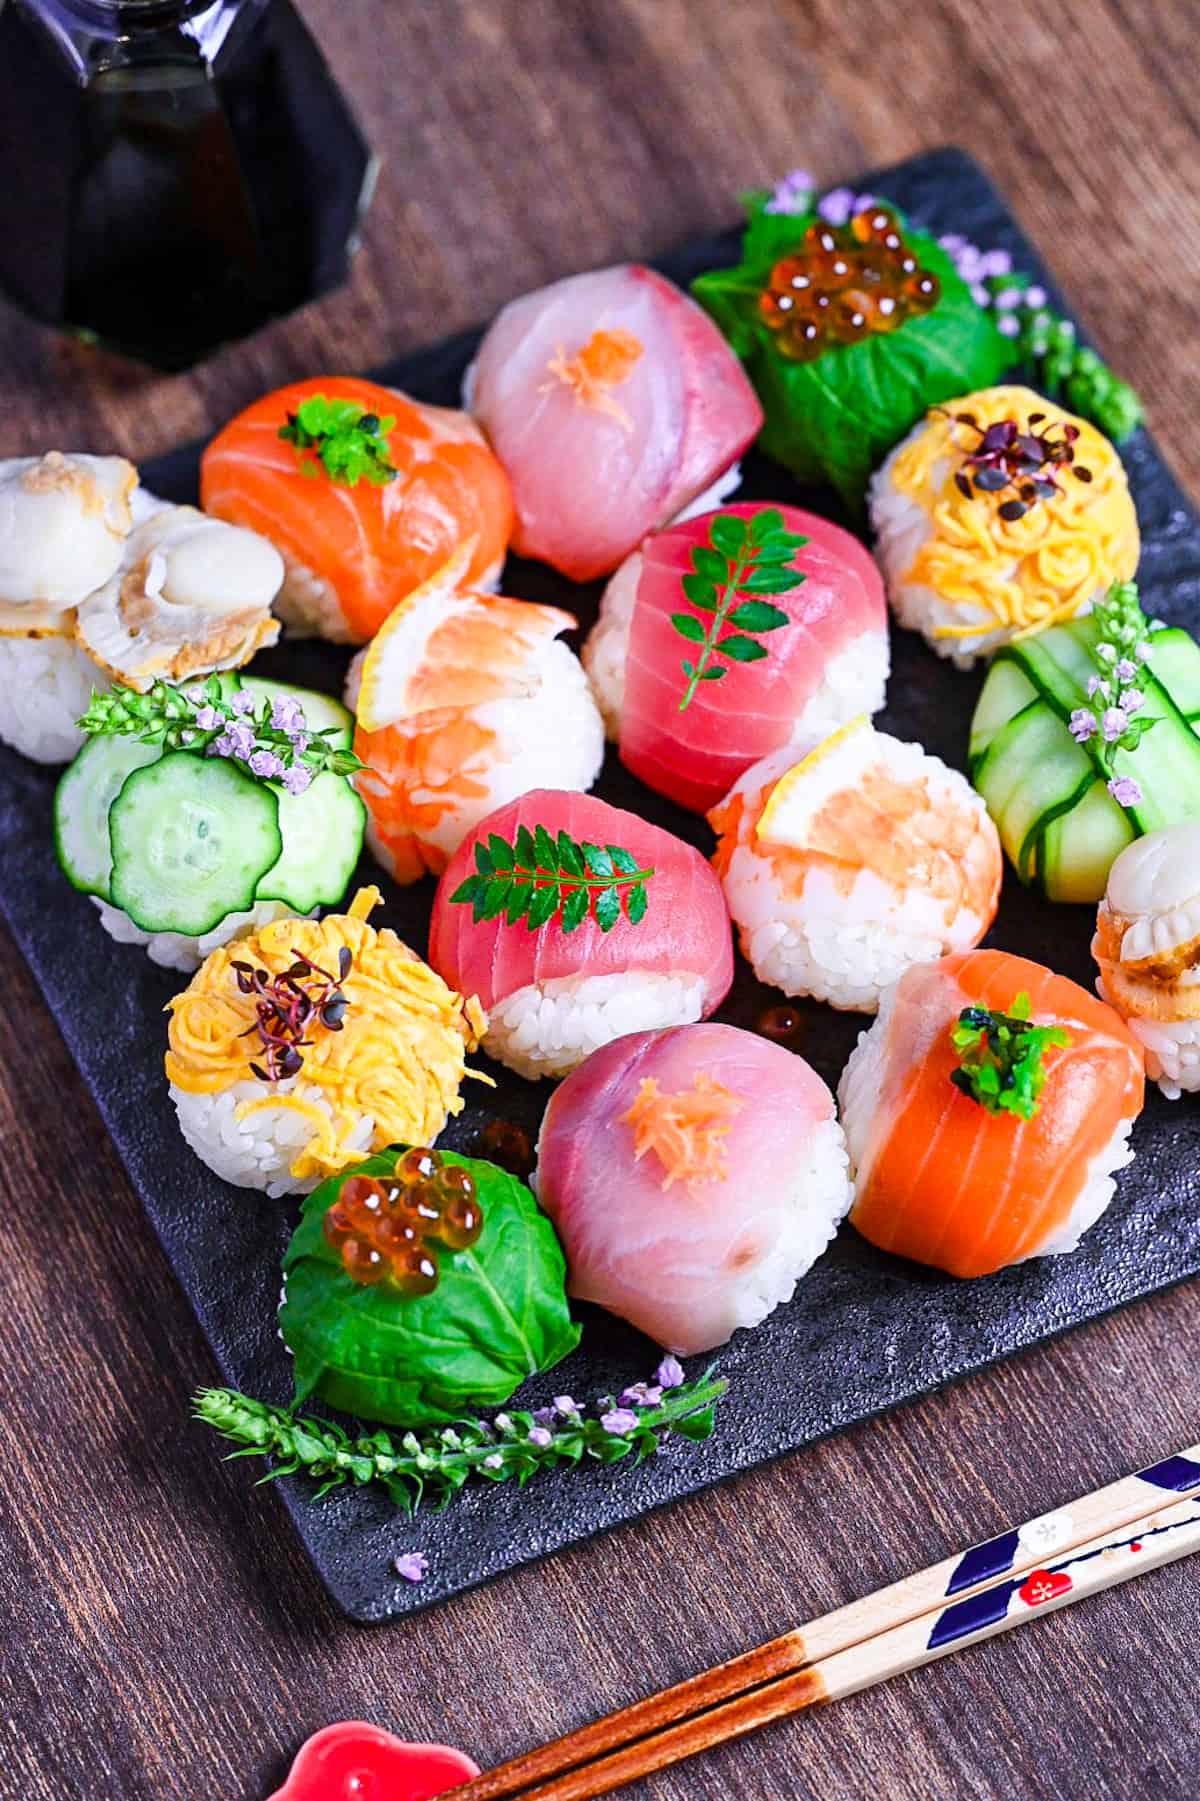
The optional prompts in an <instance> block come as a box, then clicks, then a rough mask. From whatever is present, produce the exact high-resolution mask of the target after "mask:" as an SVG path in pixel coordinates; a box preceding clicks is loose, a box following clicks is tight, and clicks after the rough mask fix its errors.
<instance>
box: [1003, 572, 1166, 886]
mask: <svg viewBox="0 0 1200 1801" xmlns="http://www.w3.org/2000/svg"><path fill="white" fill-rule="evenodd" d="M1198 731H1200V645H1197V644H1196V642H1195V641H1194V639H1192V638H1191V637H1190V636H1189V634H1188V633H1187V632H1185V631H1183V630H1181V629H1180V628H1178V627H1174V628H1172V627H1166V626H1161V625H1157V624H1153V625H1152V624H1150V623H1149V622H1148V621H1147V620H1146V617H1145V614H1144V613H1143V612H1142V609H1141V606H1140V604H1139V601H1138V593H1137V588H1136V587H1135V586H1134V584H1133V583H1132V582H1125V583H1118V584H1116V585H1115V586H1114V587H1113V588H1112V589H1111V591H1110V593H1109V596H1108V600H1107V601H1106V602H1105V603H1104V604H1102V605H1100V606H1097V607H1096V609H1095V611H1094V612H1093V613H1092V614H1090V615H1089V616H1088V617H1087V618H1084V619H1076V620H1072V621H1070V622H1069V623H1068V624H1066V625H1061V626H1054V627H1052V628H1051V629H1050V630H1048V631H1044V632H1039V633H1037V634H1036V635H1035V636H1033V637H1029V638H1024V639H1022V640H1021V641H1020V642H1019V643H1013V644H1008V645H1006V646H1005V647H1004V649H1002V650H1001V651H999V652H998V653H997V655H996V657H995V659H994V661H993V663H992V666H991V669H990V670H989V672H988V677H987V680H986V681H985V683H984V685H983V691H982V693H981V694H980V696H979V703H978V705H977V706H976V709H975V716H974V719H973V720H972V722H971V743H970V762H969V768H970V775H971V780H972V781H973V782H974V784H975V786H976V788H977V789H978V790H979V792H980V794H981V795H982V796H983V798H984V801H985V802H986V803H987V807H988V811H989V812H990V813H991V815H992V818H993V819H994V820H995V822H996V824H997V826H998V828H999V831H1000V839H1001V842H1002V844H1003V845H1004V849H1005V851H1006V852H1007V853H1008V856H1009V859H1010V861H1011V862H1012V864H1013V867H1014V868H1015V870H1016V872H1017V874H1018V876H1019V877H1020V878H1021V880H1022V881H1023V882H1025V883H1027V884H1029V885H1030V886H1032V887H1036V888H1039V889H1040V890H1041V891H1042V893H1043V894H1045V895H1046V896H1047V897H1048V898H1049V899H1050V900H1059V901H1085V902H1086V901H1091V902H1095V901H1098V900H1100V898H1101V897H1102V896H1103V894H1104V889H1105V883H1106V881H1107V879H1108V872H1109V870H1110V869H1111V867H1112V865H1113V862H1114V861H1115V859H1116V858H1117V857H1118V856H1119V854H1120V853H1121V851H1122V850H1123V849H1124V848H1125V846H1126V845H1127V844H1129V843H1131V842H1132V841H1133V840H1134V839H1135V838H1138V837H1140V836H1141V835H1142V834H1143V833H1146V832H1153V831H1157V830H1159V829H1161V828H1162V827H1165V826H1169V825H1174V824H1176V823H1178V822H1179V821H1180V820H1184V819H1189V818H1195V817H1197V815H1200V737H1198V736H1197V732H1198Z"/></svg>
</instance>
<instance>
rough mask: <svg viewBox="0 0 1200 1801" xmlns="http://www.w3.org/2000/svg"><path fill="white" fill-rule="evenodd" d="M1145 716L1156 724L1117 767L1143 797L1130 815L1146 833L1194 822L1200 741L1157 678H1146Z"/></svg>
mask: <svg viewBox="0 0 1200 1801" xmlns="http://www.w3.org/2000/svg"><path fill="white" fill-rule="evenodd" d="M1142 687H1143V690H1144V692H1145V695H1146V700H1145V704H1144V705H1143V707H1142V709H1141V717H1142V718H1144V719H1154V720H1156V721H1157V724H1156V725H1155V726H1154V728H1153V730H1152V731H1149V732H1147V733H1146V734H1145V736H1144V737H1143V739H1142V741H1141V743H1140V744H1139V745H1138V747H1137V749H1136V750H1134V751H1125V750H1118V751H1116V752H1114V755H1113V768H1114V769H1115V770H1116V772H1117V774H1118V775H1131V776H1132V777H1133V779H1134V780H1135V781H1136V782H1137V784H1138V787H1139V788H1140V789H1141V791H1142V798H1141V800H1140V801H1139V802H1138V803H1137V805H1136V807H1131V808H1130V809H1129V810H1130V813H1131V815H1132V817H1133V819H1134V821H1135V822H1136V824H1137V827H1138V829H1139V830H1140V831H1142V832H1156V831H1158V830H1159V828H1160V827H1162V826H1167V825H1178V824H1179V822H1180V821H1181V820H1184V819H1194V818H1195V816H1196V812H1197V809H1198V808H1200V738H1197V736H1196V733H1195V731H1194V730H1193V729H1192V726H1191V725H1190V723H1189V722H1188V720H1187V719H1185V718H1184V716H1183V714H1182V713H1181V712H1180V711H1179V709H1178V707H1176V706H1175V704H1174V702H1173V701H1172V699H1171V696H1170V695H1169V694H1168V693H1167V691H1166V689H1165V688H1164V687H1162V685H1161V684H1160V683H1159V682H1157V681H1156V680H1155V679H1154V677H1153V676H1152V675H1144V676H1143V680H1142Z"/></svg>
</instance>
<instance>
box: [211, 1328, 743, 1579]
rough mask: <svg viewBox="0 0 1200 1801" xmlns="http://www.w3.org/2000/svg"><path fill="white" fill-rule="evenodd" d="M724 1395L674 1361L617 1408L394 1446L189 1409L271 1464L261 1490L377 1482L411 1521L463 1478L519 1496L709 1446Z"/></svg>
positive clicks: (217, 1406)
mask: <svg viewBox="0 0 1200 1801" xmlns="http://www.w3.org/2000/svg"><path fill="white" fill-rule="evenodd" d="M728 1386H729V1385H728V1383H727V1382H726V1381H725V1380H724V1379H723V1378H721V1377H717V1376H714V1374H713V1372H712V1370H711V1369H710V1370H708V1371H706V1373H705V1374H704V1375H703V1376H701V1377H700V1379H699V1380H698V1381H696V1382H688V1381H686V1380H685V1379H684V1374H683V1370H682V1368H681V1367H680V1364H679V1363H678V1361H677V1360H676V1359H675V1358H674V1357H666V1358H664V1359H663V1361H662V1363H661V1364H660V1365H659V1367H658V1369H657V1370H656V1371H655V1374H654V1380H653V1382H651V1383H644V1384H643V1383H639V1384H637V1385H635V1386H634V1387H633V1388H628V1389H626V1390H625V1392H624V1393H623V1394H622V1396H621V1397H620V1401H619V1403H618V1402H617V1401H616V1400H614V1399H613V1397H612V1396H611V1395H605V1396H604V1397H603V1398H602V1399H601V1400H600V1401H598V1402H596V1403H595V1404H594V1405H593V1406H590V1407H586V1408H585V1407H581V1406H580V1405H579V1404H578V1403H577V1402H575V1401H574V1400H572V1398H571V1396H570V1395H559V1396H557V1397H556V1399H555V1400H554V1401H553V1403H552V1404H551V1405H550V1406H548V1407H542V1408H538V1409H537V1411H536V1412H532V1413H526V1412H511V1413H498V1414H496V1415H495V1417H494V1418H493V1419H492V1420H491V1421H490V1422H489V1421H487V1420H457V1421H455V1423H454V1424H453V1425H452V1426H444V1427H442V1428H441V1429H440V1430H438V1429H435V1430H433V1431H429V1432H424V1433H421V1434H418V1433H416V1432H406V1433H404V1434H403V1435H402V1437H400V1438H399V1439H398V1440H397V1439H394V1438H393V1437H392V1436H391V1435H390V1434H389V1433H387V1432H376V1433H373V1434H372V1435H371V1436H370V1437H364V1438H352V1437H350V1435H349V1434H348V1433H347V1432H345V1431H343V1429H342V1428H341V1427H340V1426H335V1425H332V1424H331V1423H330V1422H329V1421H327V1420H318V1419H313V1418H311V1417H301V1416H300V1415H297V1414H294V1413H291V1412H289V1411H288V1410H287V1409H286V1408H282V1407H271V1406H268V1405H267V1403H266V1402H264V1401H256V1400H253V1399H252V1398H251V1397H250V1396H249V1395H243V1394H239V1393H237V1391H236V1390H234V1389H229V1388H202V1389H201V1390H200V1391H199V1393H198V1394H197V1395H196V1396H195V1399H194V1402H193V1405H194V1409H195V1417H196V1418H197V1419H198V1420H201V1421H203V1422H204V1424H205V1425H207V1426H212V1427H213V1429H214V1430H215V1431H217V1432H220V1433H221V1434H222V1436H223V1437H225V1438H227V1439H230V1440H231V1441H232V1442H233V1443H234V1444H236V1445H238V1446H239V1447H240V1449H238V1450H236V1451H234V1452H233V1453H232V1455H233V1456H234V1457H252V1456H261V1457H270V1458H272V1459H273V1460H274V1462H273V1467H272V1468H271V1469H270V1470H269V1471H268V1472H267V1475H266V1477H265V1478H264V1480H266V1481H272V1480H274V1479H275V1478H277V1477H279V1476H290V1475H295V1474H297V1473H302V1474H304V1475H307V1476H311V1477H313V1478H315V1479H316V1481H317V1482H318V1483H319V1485H320V1486H319V1487H318V1489H317V1496H316V1498H318V1499H319V1497H320V1496H321V1495H324V1494H327V1493H328V1492H329V1491H330V1489H334V1488H339V1487H341V1486H343V1485H344V1484H346V1483H350V1484H351V1485H353V1486H356V1487H362V1486H364V1485H366V1484H367V1483H374V1482H378V1483H380V1484H381V1485H382V1487H383V1488H384V1489H386V1491H387V1493H388V1494H389V1495H390V1496H391V1498H392V1500H393V1501H394V1502H395V1503H396V1505H397V1506H398V1507H400V1508H401V1509H402V1510H403V1511H404V1512H405V1513H406V1514H412V1513H414V1512H415V1511H416V1509H417V1508H418V1507H419V1506H421V1504H422V1502H426V1503H428V1504H429V1505H430V1506H432V1507H435V1508H442V1507H446V1506H447V1505H448V1504H449V1503H450V1501H451V1500H453V1498H454V1496H455V1495H456V1494H457V1493H458V1491H459V1489H460V1488H462V1487H464V1486H465V1484H466V1483H467V1482H469V1481H470V1480H471V1479H472V1478H477V1479H480V1480H482V1481H485V1482H511V1481H515V1482H516V1483H517V1486H518V1487H520V1488H523V1487H524V1486H525V1484H526V1483H527V1482H528V1481H529V1479H530V1477H531V1476H535V1475H537V1474H538V1472H539V1471H540V1470H544V1469H551V1468H553V1467H555V1466H556V1465H565V1466H566V1467H567V1468H578V1467H579V1466H580V1465H581V1464H583V1463H584V1462H585V1461H586V1460H587V1459H589V1458H590V1459H593V1460H594V1461H595V1462H597V1463H620V1462H622V1461H624V1460H628V1461H629V1463H630V1465H631V1467H632V1466H633V1465H636V1464H639V1463H644V1462H645V1461H646V1459H647V1458H648V1457H653V1456H654V1455H655V1453H656V1452H658V1451H659V1450H661V1449H662V1446H663V1445H664V1444H665V1443H666V1441H667V1440H668V1439H672V1438H679V1439H685V1440H690V1441H692V1442H699V1441H700V1440H702V1439H706V1438H710V1437H711V1436H712V1433H713V1431H714V1429H715V1426H716V1406H717V1402H718V1401H719V1400H720V1399H721V1396H722V1395H723V1394H724V1393H725V1391H726V1389H727V1388H728ZM399 1573H400V1574H404V1572H403V1571H401V1572H399ZM407 1579H408V1580H416V1579H418V1578H412V1577H410V1578H407Z"/></svg>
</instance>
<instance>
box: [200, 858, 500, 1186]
mask: <svg viewBox="0 0 1200 1801" xmlns="http://www.w3.org/2000/svg"><path fill="white" fill-rule="evenodd" d="M379 900H380V895H379V890H378V889H377V888H364V889H362V890H361V891H360V892H359V893H358V894H357V895H356V896H355V898H354V901H353V903H352V904H351V906H350V909H349V911H348V912H347V913H345V914H329V915H328V916H327V917H326V918H325V919H322V920H319V921H317V920H305V919H280V920H276V921H275V922H274V923H272V924H270V925H267V926H264V927H263V928H262V929H261V930H260V931H257V932H255V933H254V934H252V935H251V936H250V937H248V938H245V939H243V940H241V941H240V942H239V943H237V944H233V945H222V946H221V947H219V948H218V949H217V950H215V951H213V952H212V953H211V954H210V955H209V956H208V957H207V958H206V959H205V961H204V963H203V965H202V967H201V968H200V969H199V970H198V971H197V973H196V975H195V976H194V977H193V979H192V981H191V982H190V983H189V985H188V987H187V988H186V989H184V991H183V993H182V994H179V995H176V997H175V999H174V1000H173V1001H172V1002H171V1003H170V1007H169V1009H168V1011H169V1012H170V1015H171V1021H170V1028H169V1048H168V1051H167V1056H166V1075H167V1081H168V1083H169V1084H170V1093H171V1099H172V1101H173V1102H174V1105H175V1111H176V1114H177V1115H178V1118H179V1126H180V1130H181V1131H182V1133H183V1135H184V1137H185V1138H186V1139H187V1142H188V1143H189V1144H190V1145H191V1147H192V1149H193V1150H194V1151H195V1153H196V1155H197V1156H198V1157H199V1158H201V1159H202V1161H203V1162H205V1163H206V1164H207V1165H208V1167H209V1168H210V1169H211V1170H213V1171H214V1172H215V1173H216V1174H217V1175H218V1176H220V1177H222V1178H223V1180H225V1181H226V1182H232V1183H233V1184H234V1185H235V1186H237V1187H241V1188H258V1189H262V1190H264V1191H265V1192H266V1193H267V1194H270V1195H280V1194H307V1193H309V1192H310V1190H312V1189H313V1188H315V1187H316V1186H317V1185H318V1183H320V1182H322V1181H324V1179H325V1178H326V1177H327V1176H333V1175H338V1174H339V1173H340V1172H341V1171H343V1170H345V1169H348V1168H350V1167H351V1166H352V1165H353V1164H355V1163H357V1162H359V1161H361V1159H362V1158H363V1157H365V1156H367V1155H369V1154H370V1153H371V1152H373V1151H380V1150H384V1149H386V1147H387V1146H388V1145H392V1144H418V1145H425V1144H430V1145H431V1144H432V1143H433V1142H434V1140H435V1139H436V1138H437V1136H438V1135H439V1133H440V1132H441V1131H442V1129H443V1127H444V1126H445V1124H446V1120H447V1118H448V1117H449V1116H450V1115H451V1114H454V1113H458V1112H461V1110H462V1106H463V1102H462V1099H461V1096H460V1094H459V1089H460V1087H461V1085H462V1082H463V1079H464V1077H465V1076H466V1075H468V1074H470V1073H472V1072H470V1071H468V1070H467V1068H466V1056H467V1054H468V1053H469V1052H470V1051H472V1050H474V1048H475V1045H476V1043H477V1041H478V1039H479V1036H480V1034H481V1033H482V1030H483V1024H484V1020H483V1015H482V1014H481V1013H480V1011H479V1009H478V1007H477V1006H476V1005H475V1004H474V1003H473V1002H470V1003H464V1002H463V1001H462V1000H461V999H460V998H459V996H458V995H457V994H454V993H452V992H451V991H450V989H448V988H447V987H446V985H445V983H444V982H442V981H441V980H440V979H439V978H438V977H437V976H436V975H435V974H434V972H433V971H432V970H431V969H430V968H429V967H428V966H427V965H426V964H424V963H422V961H421V959H420V958H419V957H417V956H416V955H415V954H414V953H413V952H412V951H410V950H409V949H408V947H407V945H405V944H403V943H402V942H401V941H400V939H399V938H397V936H396V934H395V933H394V932H392V931H389V930H388V929H387V928H383V929H382V930H376V929H375V927H373V926H372V925H370V924H369V915H370V914H371V912H372V911H373V910H374V908H375V907H376V906H377V905H378V904H379ZM264 1016H265V1017H264Z"/></svg>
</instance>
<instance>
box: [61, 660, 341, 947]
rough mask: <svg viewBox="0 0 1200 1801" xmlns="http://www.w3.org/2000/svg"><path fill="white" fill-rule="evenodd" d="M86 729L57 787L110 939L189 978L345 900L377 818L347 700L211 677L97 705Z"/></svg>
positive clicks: (78, 877) (70, 841)
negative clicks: (223, 950)
mask: <svg viewBox="0 0 1200 1801" xmlns="http://www.w3.org/2000/svg"><path fill="white" fill-rule="evenodd" d="M80 723H81V725H82V727H83V729H84V731H85V732H86V733H88V734H89V741H88V742H87V743H86V744H85V745H84V748H83V749H82V750H81V751H80V753H79V755H78V756H77V757H76V758H75V760H74V762H73V763H72V764H71V766H70V768H69V769H68V770H67V771H66V773H65V774H64V775H63V777H62V780H61V781H60V782H59V785H58V791H57V794H56V796H55V806H54V818H55V845H56V849H57V852H58V860H59V863H60V864H61V866H62V868H63V871H64V873H65V874H66V876H67V879H68V880H69V881H70V882H71V884H72V886H73V887H75V888H78V889H79V890H80V891H81V892H82V893H84V894H88V895H90V896H91V897H92V899H93V900H94V901H95V903H96V905H97V907H98V908H99V910H100V919H101V923H102V925H103V926H104V929H105V931H107V932H108V933H109V934H110V936H111V937H113V938H116V939H117V940H118V941H119V942H120V943H123V944H140V945H144V946H145V948H146V950H147V952H148V953H149V955H150V956H151V957H152V958H153V960H154V961H155V962H156V963H161V964H163V965H165V966H166V967H167V968H170V969H179V970H184V971H191V970H193V969H196V968H197V967H198V966H199V964H200V963H202V962H203V960H204V958H205V957H206V956H207V955H208V953H209V952H210V951H211V950H213V949H214V948H215V947H216V946H217V945H219V944H224V943H227V942H228V941H229V939H231V938H234V937H238V936H241V935H244V934H245V933H247V932H252V931H255V930H257V929H258V928H259V927H261V926H264V925H266V924H267V923H269V921H271V920H273V919H279V918H282V917H286V916H288V915H293V914H311V913H313V912H314V911H315V910H316V909H317V908H318V907H322V906H334V905H336V904H337V902H339V901H340V900H341V899H342V896H343V895H344V894H345V892H346V888H347V886H348V885H349V881H350V877H351V875H352V874H353V872H354V867H355V865H356V863H357V862H358V859H359V855H360V854H361V851H362V840H363V828H364V823H365V820H366V809H365V807H364V806H363V803H362V801H361V799H360V798H359V796H358V795H357V794H356V793H355V791H354V789H353V787H352V786H351V784H350V781H349V780H348V777H349V775H350V774H351V773H352V772H353V771H354V770H355V769H356V768H358V767H359V763H358V759H357V758H356V757H355V756H354V754H353V752H352V751H351V749H350V742H351V736H352V733H353V727H354V721H353V718H352V716H351V714H349V713H348V712H347V711H346V709H345V708H344V707H343V706H341V705H340V704H339V703H338V702H337V701H334V700H330V699H329V698H328V697H327V696H325V695H323V694H316V693H313V692H312V691H310V690H308V689H302V688H289V687H287V686H286V685H284V684H283V683H279V682H268V681H263V680H259V679H258V678H256V677H246V678H244V679H243V678H242V677H240V676H237V675H224V676H210V677H209V678H208V680H207V681H206V682H205V683H204V684H202V685H201V686H198V687H192V688H175V687H171V686H169V685H168V684H166V683H161V682H160V683H158V684H156V685H155V687H154V688H152V689H151V691H150V692H149V693H148V694H145V695H141V694H137V693H135V692H133V691H132V690H128V689H117V690H115V691H114V692H113V693H111V694H107V695H96V696H94V697H93V704H92V706H91V708H90V710H89V711H88V712H87V713H86V714H85V715H84V716H83V719H82V720H81V722H80Z"/></svg>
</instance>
